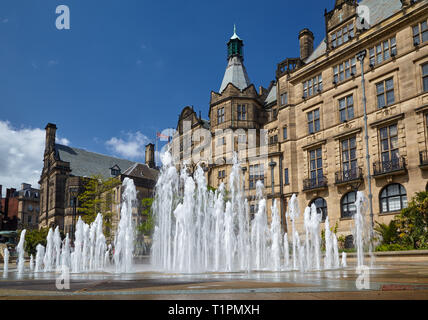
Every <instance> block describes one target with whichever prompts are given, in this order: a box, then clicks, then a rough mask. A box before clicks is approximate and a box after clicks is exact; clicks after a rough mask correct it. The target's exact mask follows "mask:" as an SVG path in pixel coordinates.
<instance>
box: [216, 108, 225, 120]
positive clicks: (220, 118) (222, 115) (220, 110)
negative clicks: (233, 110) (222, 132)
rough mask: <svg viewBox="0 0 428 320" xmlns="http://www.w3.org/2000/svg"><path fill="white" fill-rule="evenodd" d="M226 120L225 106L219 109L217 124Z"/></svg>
mask: <svg viewBox="0 0 428 320" xmlns="http://www.w3.org/2000/svg"><path fill="white" fill-rule="evenodd" d="M223 122H224V108H220V109H218V110H217V124H220V123H223Z"/></svg>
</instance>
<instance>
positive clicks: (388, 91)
mask: <svg viewBox="0 0 428 320" xmlns="http://www.w3.org/2000/svg"><path fill="white" fill-rule="evenodd" d="M376 95H377V106H378V108H379V109H381V108H384V107H386V106H389V105H391V104H393V103H394V102H395V98H394V79H393V78H391V79H388V80H385V81H382V82H379V83H377V84H376Z"/></svg>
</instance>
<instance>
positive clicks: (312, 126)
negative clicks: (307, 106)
mask: <svg viewBox="0 0 428 320" xmlns="http://www.w3.org/2000/svg"><path fill="white" fill-rule="evenodd" d="M320 129H321V128H320V109H316V110H314V111H311V112H308V130H309V134H312V133H315V132H318V131H320Z"/></svg>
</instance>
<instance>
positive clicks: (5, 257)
mask: <svg viewBox="0 0 428 320" xmlns="http://www.w3.org/2000/svg"><path fill="white" fill-rule="evenodd" d="M3 260H4V263H3V265H4V267H3V277H6V276H7V272H8V271H9V250H8V249H7V248H4V251H3Z"/></svg>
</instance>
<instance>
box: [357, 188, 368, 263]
mask: <svg viewBox="0 0 428 320" xmlns="http://www.w3.org/2000/svg"><path fill="white" fill-rule="evenodd" d="M355 207H356V213H355V214H354V216H353V219H354V221H355V227H354V230H353V234H354V244H355V247H356V248H357V268H359V267H362V266H364V245H365V244H366V243H365V241H364V240H366V242H370V235H371V232H370V230H367V227H366V224H365V213H366V212H367V207H368V200H367V198H366V197H365V196H364V193H363V192H360V191H358V192H357V199H356V201H355ZM370 249H371V247H370ZM371 254H372V252H371V250H370V255H371Z"/></svg>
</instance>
